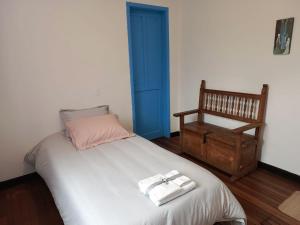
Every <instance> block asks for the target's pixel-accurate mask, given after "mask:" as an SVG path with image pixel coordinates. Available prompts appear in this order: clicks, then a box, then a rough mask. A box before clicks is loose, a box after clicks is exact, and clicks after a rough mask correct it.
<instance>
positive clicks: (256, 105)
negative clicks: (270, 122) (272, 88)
mask: <svg viewBox="0 0 300 225" xmlns="http://www.w3.org/2000/svg"><path fill="white" fill-rule="evenodd" d="M267 93H268V85H266V84H264V85H263V88H262V91H261V94H248V93H241V92H230V91H221V90H212V89H206V88H205V81H204V80H202V82H201V89H200V98H199V109H200V110H201V115H199V121H202V120H203V113H207V114H211V115H215V116H221V117H225V118H229V119H234V120H238V121H242V122H247V123H253V122H264V118H265V107H266V97H267Z"/></svg>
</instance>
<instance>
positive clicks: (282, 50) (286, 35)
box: [273, 18, 294, 55]
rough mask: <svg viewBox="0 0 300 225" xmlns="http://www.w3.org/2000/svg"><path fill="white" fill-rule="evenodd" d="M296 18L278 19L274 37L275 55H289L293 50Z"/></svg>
mask: <svg viewBox="0 0 300 225" xmlns="http://www.w3.org/2000/svg"><path fill="white" fill-rule="evenodd" d="M293 27H294V18H287V19H281V20H277V22H276V29H275V38H274V49H273V54H274V55H288V54H290V51H291V44H292V35H293Z"/></svg>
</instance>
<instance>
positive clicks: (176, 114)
mask: <svg viewBox="0 0 300 225" xmlns="http://www.w3.org/2000/svg"><path fill="white" fill-rule="evenodd" d="M199 112H200V110H199V109H193V110H188V111H184V112H179V113H174V114H173V116H175V117H179V116H186V115H190V114H194V113H199Z"/></svg>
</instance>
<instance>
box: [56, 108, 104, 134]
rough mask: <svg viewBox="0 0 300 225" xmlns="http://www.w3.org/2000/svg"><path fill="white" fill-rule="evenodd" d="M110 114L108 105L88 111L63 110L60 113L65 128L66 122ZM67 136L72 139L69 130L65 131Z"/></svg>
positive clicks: (88, 109)
mask: <svg viewBox="0 0 300 225" xmlns="http://www.w3.org/2000/svg"><path fill="white" fill-rule="evenodd" d="M108 113H109V106H108V105H101V106H97V107H93V108H87V109H62V110H60V111H59V114H60V118H61V119H62V121H63V124H64V126H65V124H66V122H68V121H71V120H75V119H79V118H85V117H92V116H100V115H105V114H108ZM65 135H66V136H67V137H70V135H69V133H68V131H67V129H65Z"/></svg>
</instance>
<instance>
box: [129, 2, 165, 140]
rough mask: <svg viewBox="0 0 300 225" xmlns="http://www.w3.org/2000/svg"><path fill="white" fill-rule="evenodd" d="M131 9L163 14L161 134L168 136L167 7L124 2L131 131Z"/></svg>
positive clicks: (133, 104)
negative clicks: (163, 60) (163, 49)
mask: <svg viewBox="0 0 300 225" xmlns="http://www.w3.org/2000/svg"><path fill="white" fill-rule="evenodd" d="M132 9H146V10H151V11H156V12H160V13H162V15H163V18H164V19H163V20H164V21H163V26H164V29H163V30H164V31H165V32H164V34H163V36H164V37H163V39H164V40H163V41H164V46H165V47H164V48H165V51H163V58H164V59H165V62H164V63H163V70H164V71H163V76H164V77H163V79H162V80H163V84H162V89H163V90H162V95H163V101H162V107H163V115H162V120H163V124H162V125H163V135H164V136H165V137H170V56H169V54H170V53H169V52H170V48H169V8H168V7H163V6H155V5H148V4H140V3H133V2H126V12H127V33H128V48H129V65H130V85H131V101H132V121H133V131H134V132H135V131H136V116H135V91H134V79H133V77H134V76H133V60H132V38H131V17H130V15H131V11H132Z"/></svg>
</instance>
